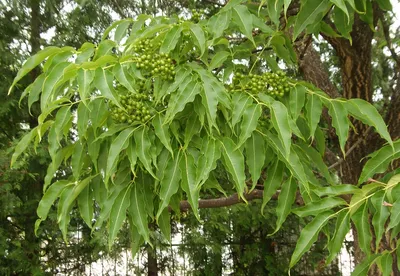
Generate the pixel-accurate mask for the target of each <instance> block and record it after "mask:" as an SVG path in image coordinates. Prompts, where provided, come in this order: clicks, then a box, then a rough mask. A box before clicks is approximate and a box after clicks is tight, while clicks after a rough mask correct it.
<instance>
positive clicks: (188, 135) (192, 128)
mask: <svg viewBox="0 0 400 276" xmlns="http://www.w3.org/2000/svg"><path fill="white" fill-rule="evenodd" d="M200 131H201V125H200V121H199V119H198V118H197V114H196V113H195V112H193V113H192V114H191V115H190V116H189V117H188V119H187V121H186V128H185V133H184V146H183V149H186V148H187V147H188V146H189V143H190V142H191V141H192V138H193V136H194V135H196V134H198V133H199V132H200Z"/></svg>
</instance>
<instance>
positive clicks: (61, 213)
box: [57, 175, 95, 240]
mask: <svg viewBox="0 0 400 276" xmlns="http://www.w3.org/2000/svg"><path fill="white" fill-rule="evenodd" d="M94 177H95V175H91V176H88V177H87V178H85V179H84V180H81V181H77V182H75V183H74V185H73V186H68V188H67V189H64V191H63V192H62V194H61V198H60V201H59V203H58V210H57V222H58V223H59V224H60V229H61V232H62V234H63V237H64V240H66V236H67V227H68V224H69V220H70V212H71V209H72V206H73V205H72V204H73V203H74V201H75V199H76V198H77V197H78V195H79V194H80V193H81V192H82V190H83V189H84V188H85V187H86V186H87V185H88V184H89V183H90V181H91V180H92V179H93V178H94Z"/></svg>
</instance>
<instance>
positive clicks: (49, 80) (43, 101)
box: [40, 62, 70, 112]
mask: <svg viewBox="0 0 400 276" xmlns="http://www.w3.org/2000/svg"><path fill="white" fill-rule="evenodd" d="M69 65H70V63H69V62H61V63H58V64H57V65H55V66H54V68H53V69H52V70H51V72H50V74H49V75H48V76H46V78H45V80H44V82H43V91H42V95H41V96H40V109H41V110H42V112H43V111H44V110H45V109H46V107H47V106H48V105H49V103H50V102H51V101H52V93H53V91H54V89H55V86H56V83H57V82H58V81H60V80H61V79H62V77H63V75H64V70H65V69H66V68H68V66H69Z"/></svg>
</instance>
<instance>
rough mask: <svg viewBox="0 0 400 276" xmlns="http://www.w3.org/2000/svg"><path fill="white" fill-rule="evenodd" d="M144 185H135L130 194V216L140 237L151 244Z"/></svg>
mask: <svg viewBox="0 0 400 276" xmlns="http://www.w3.org/2000/svg"><path fill="white" fill-rule="evenodd" d="M142 186H143V185H139V183H133V185H132V188H131V194H130V201H131V202H130V206H129V215H130V216H131V217H132V221H133V223H134V224H135V225H136V227H137V229H138V231H139V233H140V235H141V236H142V237H143V238H144V240H145V241H146V242H147V243H149V244H151V242H150V236H149V227H148V220H147V213H146V209H145V205H146V201H145V199H146V198H145V194H144V187H142Z"/></svg>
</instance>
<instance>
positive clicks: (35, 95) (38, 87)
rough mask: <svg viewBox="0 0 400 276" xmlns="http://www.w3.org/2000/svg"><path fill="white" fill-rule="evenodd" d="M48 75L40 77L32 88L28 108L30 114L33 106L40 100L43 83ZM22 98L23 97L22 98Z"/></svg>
mask: <svg viewBox="0 0 400 276" xmlns="http://www.w3.org/2000/svg"><path fill="white" fill-rule="evenodd" d="M45 77H46V75H45V74H41V75H40V76H39V77H37V78H36V79H35V81H34V82H33V84H32V86H31V91H30V92H29V96H28V108H29V112H30V110H31V107H32V104H33V103H35V102H37V101H38V100H39V96H40V93H41V92H42V87H43V82H44V80H45ZM21 97H22V96H21Z"/></svg>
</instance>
